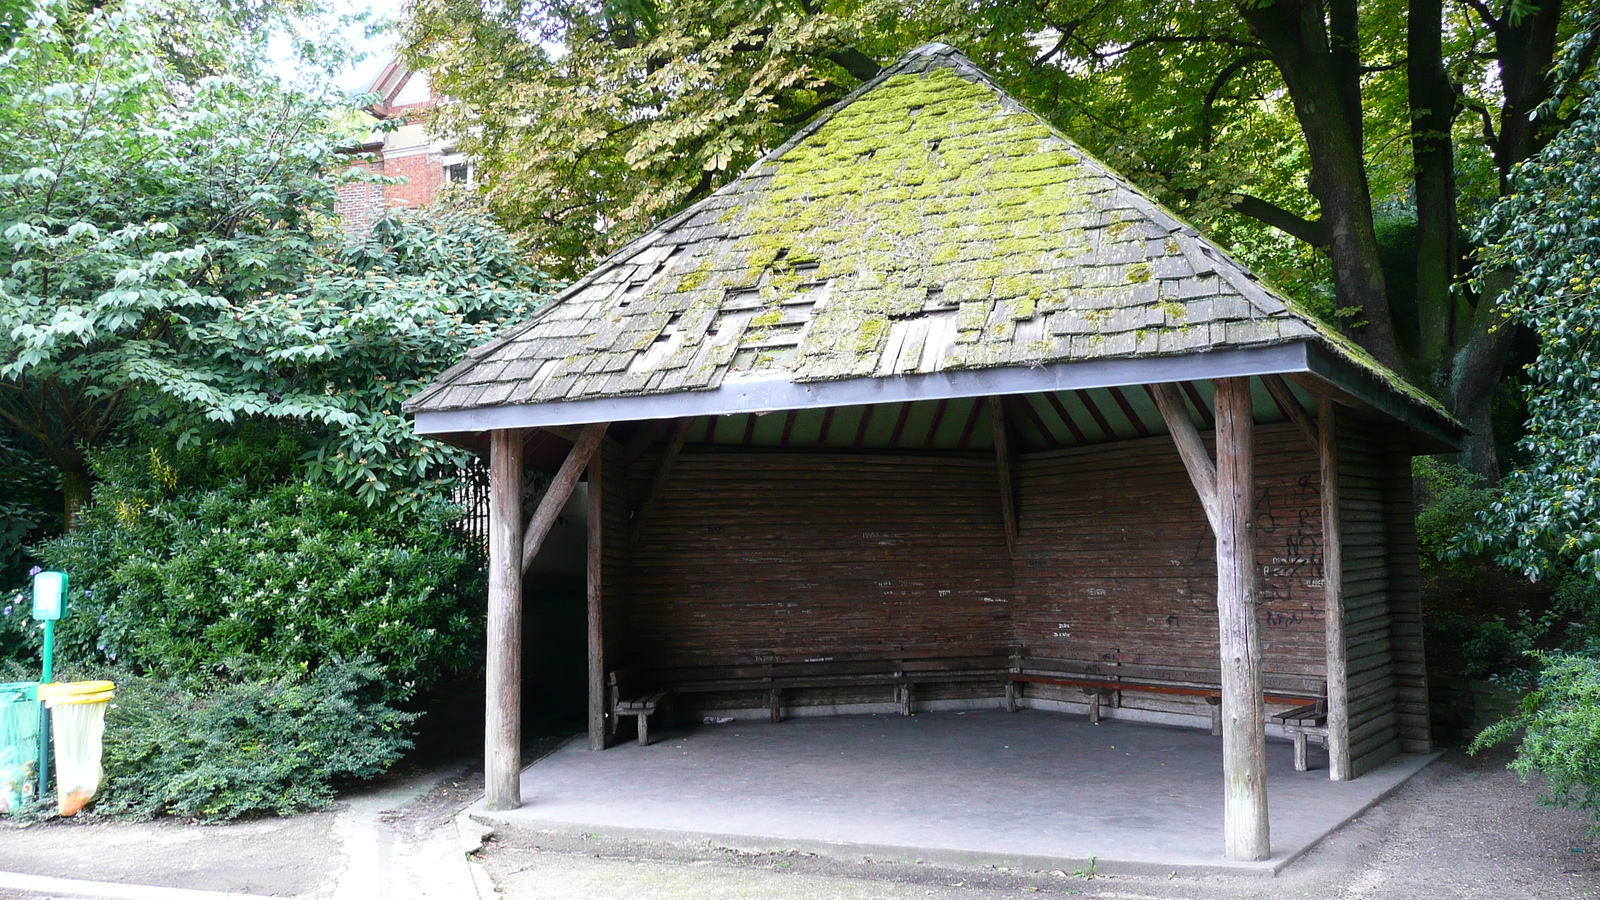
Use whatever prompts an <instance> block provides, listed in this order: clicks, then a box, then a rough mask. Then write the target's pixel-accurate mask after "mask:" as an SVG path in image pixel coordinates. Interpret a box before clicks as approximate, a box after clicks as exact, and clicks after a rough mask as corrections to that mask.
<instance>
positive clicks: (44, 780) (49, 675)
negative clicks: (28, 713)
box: [36, 619, 56, 800]
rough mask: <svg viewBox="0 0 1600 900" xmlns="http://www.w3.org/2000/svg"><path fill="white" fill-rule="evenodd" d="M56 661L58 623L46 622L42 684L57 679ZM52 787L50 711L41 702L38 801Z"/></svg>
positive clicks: (50, 620)
mask: <svg viewBox="0 0 1600 900" xmlns="http://www.w3.org/2000/svg"><path fill="white" fill-rule="evenodd" d="M55 661H56V623H55V621H54V620H53V619H45V620H44V673H43V675H41V676H40V678H39V683H40V684H49V683H50V682H51V681H53V680H54V679H55ZM49 787H50V710H48V709H45V706H44V701H43V700H40V701H39V793H38V795H37V797H36V799H38V800H43V799H44V794H45V791H46V790H48V789H49Z"/></svg>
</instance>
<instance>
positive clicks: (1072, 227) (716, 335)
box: [407, 44, 1442, 415]
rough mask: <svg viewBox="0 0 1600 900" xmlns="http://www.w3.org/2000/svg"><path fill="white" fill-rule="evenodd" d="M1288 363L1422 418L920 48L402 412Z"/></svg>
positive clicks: (1341, 345) (1072, 148)
mask: <svg viewBox="0 0 1600 900" xmlns="http://www.w3.org/2000/svg"><path fill="white" fill-rule="evenodd" d="M1294 341H1303V342H1312V343H1316V344H1319V345H1321V346H1323V347H1324V348H1326V349H1327V350H1329V351H1331V352H1332V353H1334V354H1335V355H1336V356H1338V357H1340V358H1342V359H1344V360H1346V361H1347V362H1350V363H1352V364H1354V365H1355V366H1356V367H1358V368H1359V369H1360V370H1363V371H1365V372H1366V373H1367V375H1368V376H1369V377H1371V378H1372V379H1373V380H1374V381H1377V382H1379V383H1380V384H1382V385H1384V386H1386V387H1387V388H1388V390H1390V391H1393V392H1394V393H1396V394H1400V395H1402V396H1404V397H1405V399H1406V401H1407V402H1408V403H1409V404H1413V405H1415V404H1422V405H1429V406H1432V408H1433V409H1434V411H1436V412H1438V413H1440V414H1441V415H1442V410H1439V409H1438V408H1437V406H1436V405H1434V404H1432V401H1431V400H1429V399H1428V398H1427V397H1426V395H1422V394H1421V392H1418V391H1415V389H1413V388H1410V387H1409V385H1405V384H1404V382H1403V381H1402V380H1401V379H1400V378H1399V377H1398V376H1395V375H1394V374H1392V373H1390V372H1388V371H1387V370H1385V369H1383V368H1382V367H1381V366H1378V365H1377V364H1376V363H1375V362H1373V361H1371V360H1370V359H1369V358H1366V357H1365V356H1364V355H1360V354H1356V353H1352V352H1351V350H1350V348H1349V346H1348V345H1347V344H1346V343H1345V342H1343V341H1341V340H1339V339H1338V338H1337V337H1336V336H1335V335H1332V334H1331V333H1330V332H1328V331H1327V330H1326V329H1325V328H1323V327H1319V325H1318V324H1316V323H1315V322H1314V320H1312V319H1311V318H1310V317H1309V316H1307V315H1305V314H1304V313H1302V312H1300V311H1298V310H1296V309H1293V308H1292V307H1291V306H1290V305H1289V304H1287V303H1286V302H1285V301H1284V300H1283V299H1282V298H1281V297H1279V296H1278V295H1276V294H1275V293H1273V292H1272V291H1270V290H1268V289H1267V288H1265V287H1263V286H1262V285H1261V284H1260V283H1259V282H1258V281H1257V280H1256V279H1255V278H1254V276H1252V275H1251V274H1250V273H1249V272H1248V271H1246V270H1245V269H1244V268H1243V267H1242V266H1240V265H1239V264H1238V263H1237V262H1236V261H1234V260H1233V259H1231V258H1230V257H1229V256H1227V255H1226V254H1225V253H1223V252H1221V251H1220V250H1219V249H1218V248H1216V247H1215V246H1213V245H1212V244H1211V243H1209V242H1208V241H1206V240H1205V239H1204V238H1203V237H1201V236H1200V235H1199V233H1198V232H1196V231H1195V230H1194V229H1193V228H1192V227H1190V226H1189V225H1187V224H1185V223H1184V222H1182V221H1181V220H1179V219H1178V218H1177V217H1175V216H1174V215H1172V214H1171V213H1170V212H1168V211H1166V210H1165V209H1163V208H1162V207H1161V206H1160V205H1159V204H1157V203H1155V202H1154V201H1153V200H1151V199H1150V198H1148V197H1146V196H1145V195H1144V194H1142V193H1141V192H1139V191H1138V190H1137V189H1135V188H1134V187H1133V186H1132V185H1130V184H1129V183H1128V182H1126V181H1124V180H1123V179H1122V178H1120V177H1119V176H1117V175H1116V174H1115V173H1113V172H1111V171H1110V170H1109V169H1107V168H1106V167H1105V166H1104V165H1102V164H1101V163H1099V162H1098V161H1096V160H1095V159H1093V158H1092V157H1091V156H1089V155H1088V154H1087V153H1086V152H1085V151H1084V150H1082V149H1081V148H1080V147H1078V146H1077V145H1076V144H1074V143H1072V142H1071V141H1070V140H1068V139H1067V138H1066V137H1064V136H1063V135H1061V134H1060V133H1059V132H1057V131H1055V130H1054V129H1052V128H1051V127H1050V126H1049V125H1048V124H1047V123H1045V122H1044V121H1043V120H1042V119H1040V118H1039V117H1038V116H1036V115H1035V114H1033V113H1031V112H1029V111H1028V110H1026V109H1024V108H1023V107H1021V106H1020V105H1019V104H1018V103H1017V102H1016V101H1015V100H1013V99H1011V98H1010V97H1009V96H1007V95H1006V93H1005V92H1004V91H1002V90H1000V88H999V87H997V86H996V85H995V84H994V83H993V81H992V80H990V78H989V77H988V76H987V75H986V74H985V73H983V72H982V71H981V70H980V69H978V68H977V67H976V66H975V65H974V64H973V63H972V62H971V61H969V60H968V59H966V58H965V57H964V56H962V55H961V54H959V53H957V52H956V51H954V50H953V49H951V48H949V47H946V46H944V45H942V44H931V45H928V46H925V47H921V48H918V49H917V50H914V51H912V52H911V53H910V54H907V56H906V57H904V58H903V59H901V60H900V61H899V62H898V63H897V64H895V65H894V66H892V67H890V68H889V69H887V70H885V71H884V73H883V74H881V75H880V76H878V77H877V78H875V79H873V80H872V81H871V82H869V83H868V84H866V85H864V86H863V87H862V88H861V89H860V90H858V91H856V92H855V93H854V94H852V95H851V96H850V97H848V98H846V100H845V101H843V102H842V103H840V104H839V105H838V106H836V107H834V108H833V109H832V110H830V111H829V112H828V113H826V114H825V115H823V116H822V117H820V118H819V119H818V120H817V121H815V122H813V123H812V124H811V125H809V126H808V127H807V128H805V129H804V130H803V131H801V132H800V133H799V134H798V135H796V136H795V137H794V138H793V139H792V140H790V141H789V142H788V143H786V144H785V145H783V146H782V147H779V148H778V149H777V150H775V151H774V152H772V153H771V154H769V155H768V156H766V157H765V158H764V159H762V160H761V161H760V162H758V163H757V164H756V165H755V166H753V167H752V168H751V169H750V170H749V171H748V172H746V173H745V174H744V175H742V176H740V177H739V178H738V179H737V180H735V181H733V182H732V183H730V184H728V185H727V186H726V187H724V188H723V189H721V190H719V191H717V192H716V193H715V194H713V195H712V196H711V197H709V198H707V199H706V200H704V201H702V202H701V203H699V204H697V205H695V206H694V207H692V208H690V209H689V210H687V211H685V212H684V213H681V214H679V215H678V216H675V217H673V218H672V219H670V220H668V221H666V222H664V223H663V224H662V225H660V226H659V227H657V228H656V229H655V230H654V231H652V232H650V233H649V234H647V235H645V236H643V237H641V238H640V239H638V240H637V241H634V242H633V243H631V244H629V245H628V246H627V247H625V248H623V249H622V250H621V251H619V252H618V253H616V254H615V255H613V256H612V257H611V258H610V259H607V260H606V261H604V262H603V263H601V264H600V265H599V266H598V267H597V268H596V269H595V270H594V271H592V272H591V273H590V274H589V275H588V276H586V277H585V278H583V279H582V280H581V281H579V282H578V283H576V284H574V285H573V286H572V287H571V288H570V289H568V290H567V291H566V292H564V293H563V294H562V295H561V296H560V297H559V298H557V299H556V300H555V301H554V302H552V303H551V305H549V306H548V307H546V308H545V309H543V310H541V311H540V313H539V314H538V315H536V316H535V317H534V318H532V319H530V320H528V321H526V322H524V323H521V324H519V325H516V326H513V327H511V328H509V329H508V330H507V331H506V333H505V334H504V335H502V336H501V337H499V338H498V339H496V340H495V341H493V342H491V343H489V344H487V345H485V346H483V347H480V348H477V349H476V350H473V351H472V352H471V353H470V354H469V355H468V358H467V359H466V360H465V361H464V362H462V363H461V364H460V365H457V366H455V367H454V368H452V369H450V370H449V371H447V372H445V373H444V374H442V375H441V376H440V377H439V378H438V379H437V381H435V383H434V384H433V385H431V386H430V387H429V388H428V389H427V390H425V391H423V392H422V393H421V394H419V395H418V396H417V397H415V398H413V399H412V400H411V401H410V402H409V403H408V404H407V410H408V411H411V412H433V411H444V410H462V409H481V408H485V407H498V406H512V405H522V404H536V403H545V402H553V401H563V400H580V399H598V398H615V397H623V396H630V395H640V394H662V393H676V392H685V391H704V390H711V389H714V388H717V387H719V386H722V385H724V384H727V383H734V382H737V381H739V380H756V379H787V380H789V381H792V382H816V381H831V380H838V379H855V378H885V377H893V376H898V375H906V374H912V373H931V372H947V371H955V370H962V369H993V368H1004V367H1019V366H1038V365H1043V364H1049V363H1057V362H1066V361H1082V360H1095V359H1114V358H1128V357H1153V356H1171V355H1184V354H1194V353H1200V352H1205V351H1211V350H1219V349H1226V348H1249V347H1261V346H1268V345H1272V344H1280V343H1286V342H1294Z"/></svg>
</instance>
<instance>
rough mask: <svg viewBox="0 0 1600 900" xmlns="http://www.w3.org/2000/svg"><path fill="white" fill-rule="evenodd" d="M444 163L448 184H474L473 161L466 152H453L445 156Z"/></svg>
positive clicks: (464, 185)
mask: <svg viewBox="0 0 1600 900" xmlns="http://www.w3.org/2000/svg"><path fill="white" fill-rule="evenodd" d="M443 163H444V180H445V183H446V184H459V185H461V186H462V187H466V186H468V185H470V184H472V161H471V160H469V159H468V158H467V157H466V156H465V155H464V154H460V153H452V154H450V155H449V156H446V157H445V158H444V160H443Z"/></svg>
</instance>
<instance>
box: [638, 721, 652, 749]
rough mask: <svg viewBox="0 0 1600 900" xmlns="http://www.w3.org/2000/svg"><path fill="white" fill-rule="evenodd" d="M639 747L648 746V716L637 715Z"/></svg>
mask: <svg viewBox="0 0 1600 900" xmlns="http://www.w3.org/2000/svg"><path fill="white" fill-rule="evenodd" d="M639 746H641V747H648V746H650V714H649V713H647V712H641V713H639Z"/></svg>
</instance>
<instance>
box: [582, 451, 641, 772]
mask: <svg viewBox="0 0 1600 900" xmlns="http://www.w3.org/2000/svg"><path fill="white" fill-rule="evenodd" d="M604 458H605V454H604V453H600V452H596V453H595V454H594V455H592V456H590V457H589V547H588V549H589V559H588V567H587V568H588V585H589V590H588V610H589V612H588V618H589V625H588V632H589V749H590V750H604V749H606V680H605V679H606V672H605V632H604V631H603V630H602V629H603V628H604V627H605V622H604V620H605V606H604V599H605V598H604V595H602V594H601V591H602V590H603V589H604V585H603V584H602V582H601V575H602V574H603V573H604V571H605V511H606V504H605V494H606V484H605V465H604V463H603V462H602V460H603V459H604ZM646 727H648V723H646V721H645V716H643V715H641V716H639V742H640V743H641V744H642V743H647V738H646V732H645V728H646Z"/></svg>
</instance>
